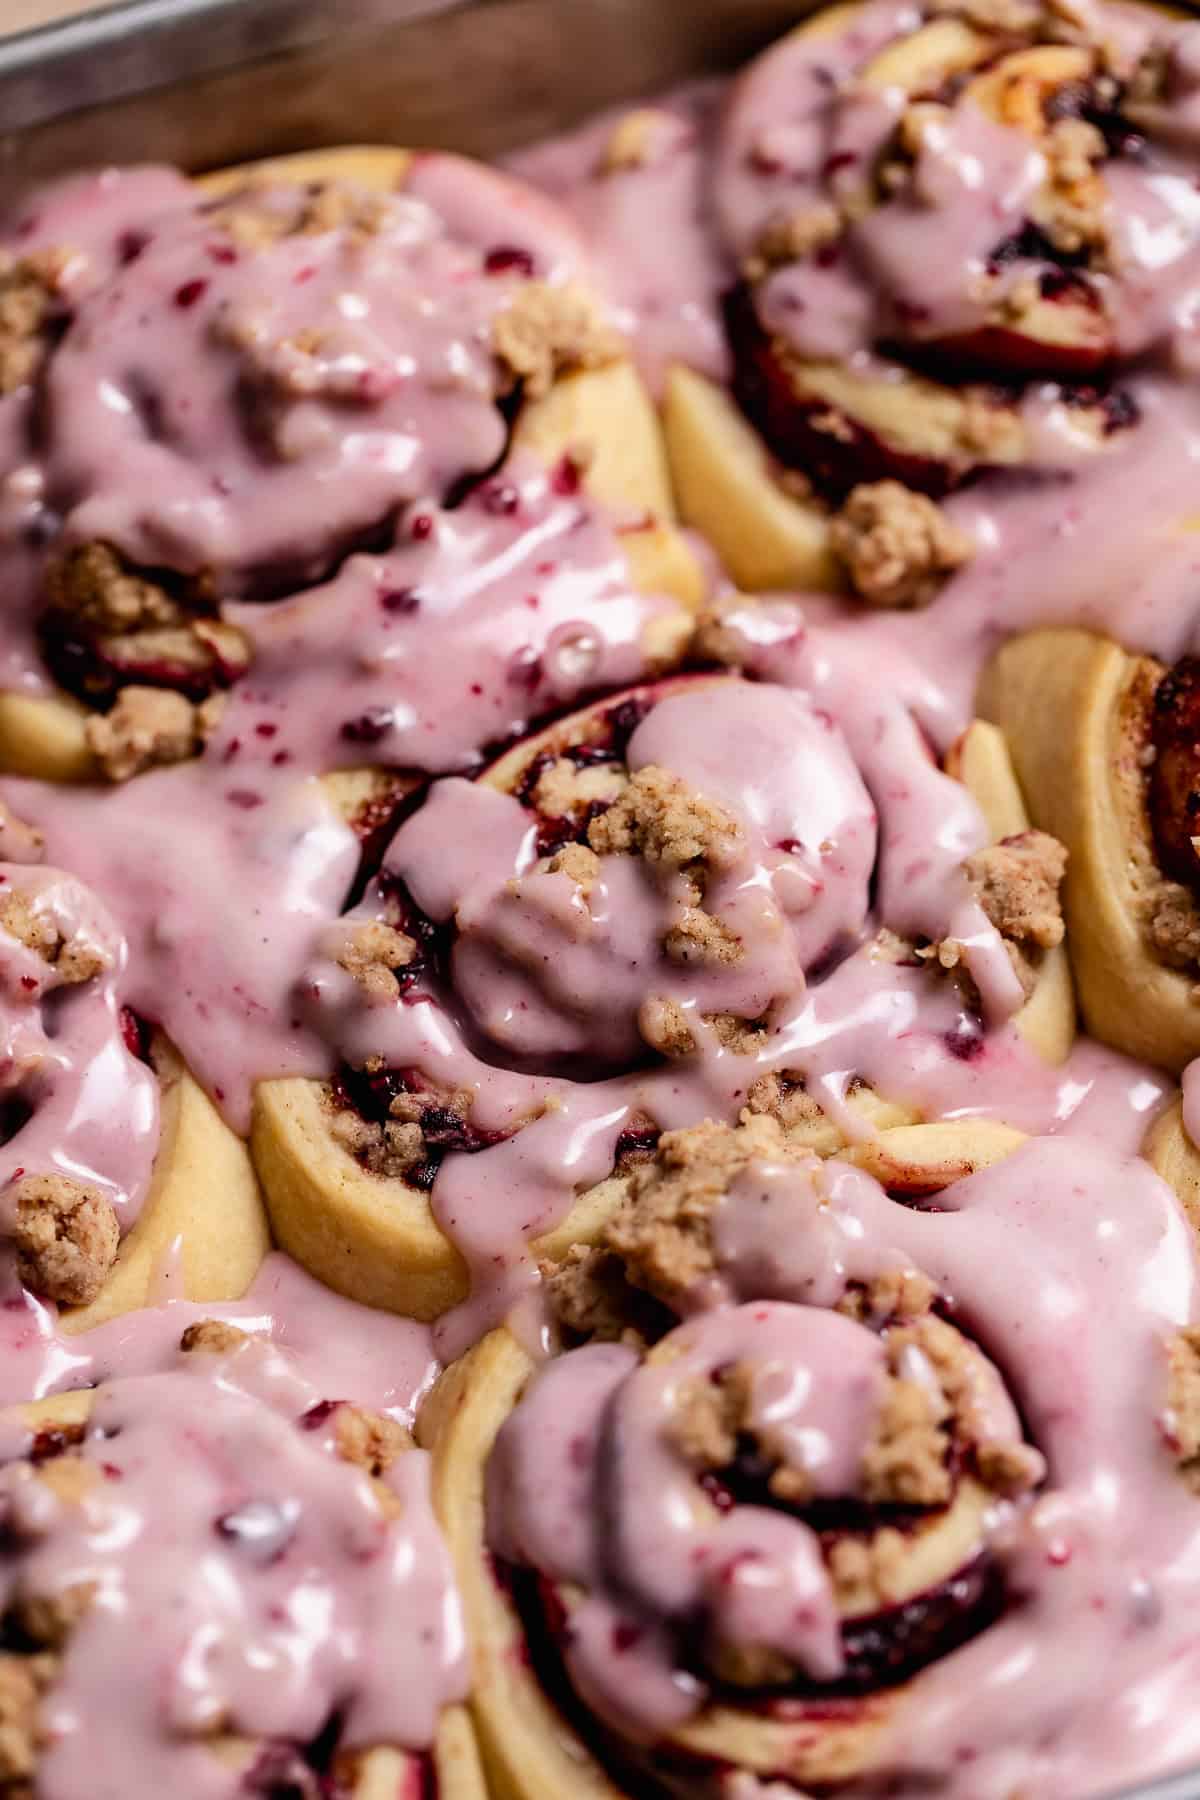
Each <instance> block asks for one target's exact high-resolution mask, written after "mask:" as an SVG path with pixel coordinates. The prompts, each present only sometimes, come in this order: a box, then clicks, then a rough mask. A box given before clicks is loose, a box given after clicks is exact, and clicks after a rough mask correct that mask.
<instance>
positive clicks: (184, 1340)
mask: <svg viewBox="0 0 1200 1800" xmlns="http://www.w3.org/2000/svg"><path fill="white" fill-rule="evenodd" d="M246 1341H247V1334H246V1332H244V1331H240V1330H239V1329H238V1327H237V1326H236V1325H229V1324H227V1323H226V1321H225V1320H224V1319H197V1320H196V1322H195V1324H194V1325H189V1326H188V1327H187V1329H186V1330H185V1332H184V1333H183V1336H182V1337H181V1338H180V1340H179V1348H180V1349H181V1350H182V1351H184V1352H185V1353H186V1354H188V1355H192V1354H194V1353H196V1352H200V1353H202V1354H204V1355H207V1356H228V1354H229V1352H230V1351H231V1350H236V1349H237V1347H238V1345H239V1344H244V1343H246Z"/></svg>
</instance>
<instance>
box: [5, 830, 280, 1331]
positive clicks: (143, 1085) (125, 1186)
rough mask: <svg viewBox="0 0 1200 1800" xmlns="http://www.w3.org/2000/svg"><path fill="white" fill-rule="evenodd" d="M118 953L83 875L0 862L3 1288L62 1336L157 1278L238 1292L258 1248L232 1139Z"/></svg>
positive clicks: (246, 1163)
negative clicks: (35, 1304)
mask: <svg viewBox="0 0 1200 1800" xmlns="http://www.w3.org/2000/svg"><path fill="white" fill-rule="evenodd" d="M17 830H18V827H17V826H16V823H15V821H12V820H10V821H9V822H8V824H7V826H6V835H7V837H8V838H9V840H11V839H12V838H13V836H14V834H15V833H16V831H17ZM124 961H125V945H124V941H123V939H122V937H121V934H120V933H119V931H118V930H117V929H116V927H115V925H114V923H113V921H112V919H111V918H110V917H109V915H108V914H107V913H106V912H105V910H104V908H103V907H102V906H101V905H100V904H99V902H98V901H97V900H96V899H95V898H94V896H93V895H91V894H90V893H89V892H88V890H87V889H86V888H84V887H83V886H82V885H81V883H79V882H78V881H76V880H75V879H74V878H73V877H71V876H68V875H64V874H62V873H61V872H59V871H58V870H54V869H48V868H44V867H39V866H35V865H30V864H20V863H4V864H0V965H2V972H0V982H2V990H0V1022H2V1024H3V1032H4V1044H5V1053H4V1058H3V1075H2V1079H0V1087H2V1089H3V1105H4V1119H5V1130H4V1140H5V1141H4V1145H3V1150H2V1151H0V1156H2V1158H3V1162H2V1166H0V1206H2V1212H3V1224H2V1227H0V1239H2V1241H3V1246H4V1261H5V1263H6V1265H7V1273H6V1277H5V1280H6V1285H7V1286H10V1287H12V1286H15V1285H16V1284H17V1283H20V1284H21V1285H22V1286H23V1287H25V1288H26V1289H28V1290H29V1291H30V1292H31V1293H32V1294H33V1295H35V1296H36V1297H37V1298H38V1299H39V1300H49V1301H52V1302H54V1303H55V1305H56V1306H58V1307H60V1308H61V1309H63V1310H62V1311H61V1312H60V1314H59V1323H60V1326H61V1328H62V1329H63V1330H65V1331H67V1332H77V1331H81V1330H84V1329H85V1328H87V1327H88V1326H90V1325H93V1324H97V1323H99V1322H100V1321H102V1320H103V1319H106V1318H110V1317H112V1316H113V1315H115V1314H117V1313H121V1312H126V1311H129V1310H130V1309H132V1308H135V1307H138V1306H141V1305H144V1304H145V1303H146V1301H147V1299H148V1298H150V1297H151V1296H152V1294H153V1292H154V1288H155V1283H156V1282H157V1281H163V1280H170V1281H171V1283H172V1287H173V1288H174V1290H175V1291H176V1292H178V1293H180V1294H186V1295H188V1296H189V1297H192V1298H195V1299H212V1300H218V1299H233V1298H236V1297H238V1296H239V1295H241V1294H242V1293H243V1292H244V1291H245V1289H246V1288H247V1287H248V1286H249V1284H250V1281H251V1279H252V1278H253V1276H254V1274H255V1273H256V1271H257V1269H258V1266H259V1264H260V1262H261V1261H262V1258H263V1256H264V1255H265V1253H266V1249H267V1244H268V1239H267V1227H266V1221H265V1219H264V1216H263V1211H262V1204H261V1200H260V1198H259V1193H258V1187H257V1183H256V1181H255V1178H254V1173H253V1170H252V1168H251V1165H250V1160H249V1156H248V1154H247V1151H246V1147H245V1145H244V1144H243V1143H242V1142H241V1140H240V1139H238V1138H237V1137H235V1136H234V1134H233V1133H232V1132H231V1131H230V1130H229V1128H228V1127H227V1126H226V1125H225V1124H223V1123H222V1121H221V1119H220V1117H219V1116H218V1114H217V1113H216V1111H215V1110H214V1108H213V1106H212V1103H211V1102H210V1101H209V1100H208V1099H207V1097H206V1096H205V1095H204V1094H203V1093H202V1091H201V1090H200V1089H199V1088H198V1087H197V1085H196V1083H195V1082H194V1081H193V1080H192V1078H191V1076H190V1075H189V1074H188V1072H187V1070H186V1068H185V1067H184V1066H183V1064H182V1062H181V1061H180V1058H179V1056H178V1055H177V1053H176V1052H175V1050H174V1049H173V1047H172V1046H171V1044H170V1043H169V1042H168V1041H167V1040H166V1039H165V1038H164V1037H162V1035H161V1034H153V1033H151V1032H150V1031H148V1030H147V1029H145V1028H144V1027H143V1026H142V1025H141V1023H140V1022H139V1021H138V1020H137V1018H136V1017H135V1015H134V1014H133V1013H132V1012H130V1010H129V1009H128V1007H126V1006H124V1005H123V1004H122V1002H121V998H120V990H121V984H122V975H123V968H124ZM15 1304H17V1305H20V1304H21V1301H20V1300H16V1301H15Z"/></svg>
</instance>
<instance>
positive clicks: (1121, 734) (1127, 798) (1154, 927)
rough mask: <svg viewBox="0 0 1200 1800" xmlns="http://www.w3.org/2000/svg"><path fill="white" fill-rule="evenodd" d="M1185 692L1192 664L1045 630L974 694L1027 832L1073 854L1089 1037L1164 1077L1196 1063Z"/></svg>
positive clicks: (1190, 714) (1074, 909) (1020, 644)
mask: <svg viewBox="0 0 1200 1800" xmlns="http://www.w3.org/2000/svg"><path fill="white" fill-rule="evenodd" d="M1195 687H1196V675H1195V669H1194V666H1193V662H1192V659H1191V658H1188V657H1184V658H1183V659H1182V660H1181V661H1179V662H1178V663H1176V664H1175V666H1174V667H1173V668H1167V667H1166V666H1165V665H1164V664H1163V663H1161V662H1159V661H1157V660H1156V659H1155V658H1153V657H1149V656H1138V655H1136V654H1131V653H1130V652H1127V651H1125V650H1123V649H1122V648H1121V647H1120V645H1118V644H1115V643H1113V642H1111V641H1110V640H1109V639H1107V638H1102V637H1097V636H1094V635H1093V634H1091V633H1090V632H1086V631H1078V630H1055V631H1039V632H1030V633H1026V634H1025V635H1023V636H1021V637H1018V638H1014V639H1013V640H1012V641H1011V642H1010V643H1008V644H1006V645H1005V647H1004V648H1003V649H1002V650H1001V651H999V652H998V653H997V655H996V656H995V658H994V659H993V661H992V663H991V664H990V666H989V668H988V669H987V671H986V672H985V674H984V679H983V683H982V686H981V689H980V699H979V704H980V709H981V711H982V712H984V713H985V714H986V715H987V716H988V717H989V718H991V719H994V720H995V721H996V723H997V725H999V726H1000V727H1001V728H1002V729H1003V730H1004V732H1005V734H1006V737H1007V740H1008V743H1009V747H1010V749H1011V751H1012V756H1013V761H1014V763H1015V765H1016V768H1017V771H1018V774H1019V776H1020V779H1021V785H1022V787H1023V789H1024V791H1025V795H1026V797H1027V799H1028V802H1029V807H1030V811H1031V813H1032V814H1033V817H1034V819H1035V821H1036V822H1037V823H1038V824H1039V825H1041V826H1044V827H1045V829H1046V830H1048V831H1052V832H1054V834H1055V835H1056V836H1057V837H1059V838H1060V839H1061V840H1062V842H1063V843H1064V844H1065V845H1066V846H1067V849H1068V852H1069V856H1070V861H1069V864H1068V871H1067V877H1066V882H1065V886H1064V891H1063V901H1064V907H1065V911H1066V916H1067V920H1068V924H1069V932H1068V938H1069V943H1070V948H1071V959H1072V964H1073V967H1074V971H1075V979H1076V982H1077V984H1078V987H1079V999H1080V1005H1081V1007H1082V1010H1083V1016H1084V1019H1085V1021H1086V1023H1087V1026H1088V1029H1089V1031H1090V1032H1091V1033H1092V1034H1093V1035H1094V1036H1095V1037H1098V1038H1100V1039H1101V1040H1102V1041H1103V1042H1105V1043H1109V1044H1114V1045H1116V1046H1117V1048H1119V1049H1121V1050H1125V1051H1127V1052H1128V1053H1129V1054H1131V1055H1134V1056H1140V1057H1143V1058H1145V1059H1146V1061H1148V1062H1153V1063H1156V1064H1158V1065H1160V1066H1162V1067H1164V1068H1168V1069H1173V1070H1178V1069H1181V1068H1182V1067H1183V1065H1184V1064H1185V1063H1187V1062H1188V1061H1190V1060H1191V1058H1192V1057H1194V1056H1196V1055H1197V1054H1198V1053H1200V1024H1198V1022H1197V1020H1196V1017H1195V1014H1196V1004H1195V999H1194V993H1195V986H1196V976H1197V970H1198V968H1200V963H1198V960H1197V958H1198V955H1200V948H1198V947H1200V915H1198V914H1197V910H1196V900H1195V893H1196V891H1197V875H1196V867H1193V865H1196V854H1195V850H1194V849H1193V841H1192V833H1191V817H1192V813H1193V810H1194V808H1195V806H1196V805H1200V801H1197V789H1196V771H1195V768H1194V760H1195V746H1194V741H1193V740H1194V736H1195V725H1194V705H1195V700H1194V694H1195ZM1196 866H1197V867H1200V865H1196Z"/></svg>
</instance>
